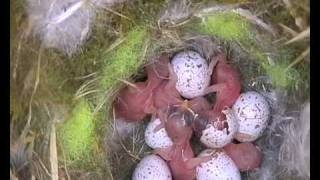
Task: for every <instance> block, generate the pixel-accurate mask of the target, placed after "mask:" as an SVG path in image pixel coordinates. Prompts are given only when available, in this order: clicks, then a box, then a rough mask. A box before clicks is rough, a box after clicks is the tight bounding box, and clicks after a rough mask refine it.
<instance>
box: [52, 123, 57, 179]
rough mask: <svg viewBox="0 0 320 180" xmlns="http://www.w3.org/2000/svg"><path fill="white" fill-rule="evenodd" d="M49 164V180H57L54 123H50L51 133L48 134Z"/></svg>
mask: <svg viewBox="0 0 320 180" xmlns="http://www.w3.org/2000/svg"><path fill="white" fill-rule="evenodd" d="M50 164H51V179H52V180H59V171H58V154H57V143H56V128H55V123H54V122H52V125H51V133H50Z"/></svg>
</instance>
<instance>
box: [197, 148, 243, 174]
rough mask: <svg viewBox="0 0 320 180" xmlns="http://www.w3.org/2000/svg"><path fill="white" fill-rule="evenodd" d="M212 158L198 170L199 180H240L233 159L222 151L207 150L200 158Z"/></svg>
mask: <svg viewBox="0 0 320 180" xmlns="http://www.w3.org/2000/svg"><path fill="white" fill-rule="evenodd" d="M205 156H212V158H211V160H209V161H207V162H203V163H201V164H200V165H199V166H197V168H196V176H197V180H240V179H241V176H240V172H239V170H238V168H237V166H236V165H235V163H234V162H233V161H232V159H231V158H230V157H229V156H228V155H227V154H226V153H225V152H224V151H223V150H220V149H217V150H213V149H206V150H204V151H202V152H201V153H200V154H199V156H198V157H205Z"/></svg>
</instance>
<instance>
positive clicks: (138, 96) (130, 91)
mask: <svg viewBox="0 0 320 180" xmlns="http://www.w3.org/2000/svg"><path fill="white" fill-rule="evenodd" d="M134 85H135V86H136V87H132V86H127V87H125V88H124V89H122V90H121V91H120V93H119V95H118V98H117V100H116V102H115V105H114V107H115V113H116V117H117V118H123V119H125V120H126V121H132V122H135V121H140V120H142V119H143V118H144V117H145V116H146V115H147V113H146V112H148V111H150V110H149V109H148V108H149V107H152V92H151V90H150V89H149V88H147V85H146V83H145V82H138V83H135V84H134ZM137 104H139V106H137Z"/></svg>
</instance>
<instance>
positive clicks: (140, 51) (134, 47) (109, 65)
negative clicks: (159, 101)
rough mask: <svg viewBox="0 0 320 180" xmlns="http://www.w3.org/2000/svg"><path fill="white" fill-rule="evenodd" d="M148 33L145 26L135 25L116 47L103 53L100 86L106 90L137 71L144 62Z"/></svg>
mask: <svg viewBox="0 0 320 180" xmlns="http://www.w3.org/2000/svg"><path fill="white" fill-rule="evenodd" d="M148 38H149V34H148V32H147V30H146V29H145V28H142V27H135V28H134V29H133V30H131V31H130V32H129V33H128V34H127V36H126V37H125V39H124V42H122V43H121V44H120V45H119V46H118V47H116V49H114V50H113V51H112V52H110V53H108V54H106V55H105V64H104V66H103V68H102V81H101V85H102V88H103V89H105V90H108V89H110V88H112V87H114V86H115V85H117V84H118V83H119V79H126V78H128V77H129V76H130V75H132V74H134V73H135V72H137V70H138V68H139V67H140V66H141V65H142V64H143V63H144V58H143V56H144V54H145V49H146V42H147V40H148Z"/></svg>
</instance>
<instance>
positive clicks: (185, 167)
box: [154, 107, 209, 180]
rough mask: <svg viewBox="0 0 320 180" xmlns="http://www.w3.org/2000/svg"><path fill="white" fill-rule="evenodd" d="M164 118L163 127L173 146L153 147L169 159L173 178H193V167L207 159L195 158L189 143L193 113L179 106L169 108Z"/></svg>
mask: <svg viewBox="0 0 320 180" xmlns="http://www.w3.org/2000/svg"><path fill="white" fill-rule="evenodd" d="M167 112H168V113H169V116H167V118H166V119H165V125H164V126H165V129H166V131H167V133H168V136H169V137H170V138H171V139H172V141H173V146H171V147H168V148H161V149H155V151H154V152H155V153H156V154H159V155H160V156H161V157H162V158H164V159H165V160H167V161H169V166H170V169H171V171H172V174H173V177H174V179H175V180H194V179H195V167H196V166H197V165H199V164H200V163H202V162H206V161H208V160H209V158H208V157H201V158H195V157H194V153H193V150H192V148H191V145H190V139H191V136H192V133H193V132H192V128H191V127H190V124H191V122H192V120H193V119H192V118H193V114H192V113H190V112H188V111H186V110H185V109H183V108H181V107H173V108H169V109H168V111H167Z"/></svg>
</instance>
